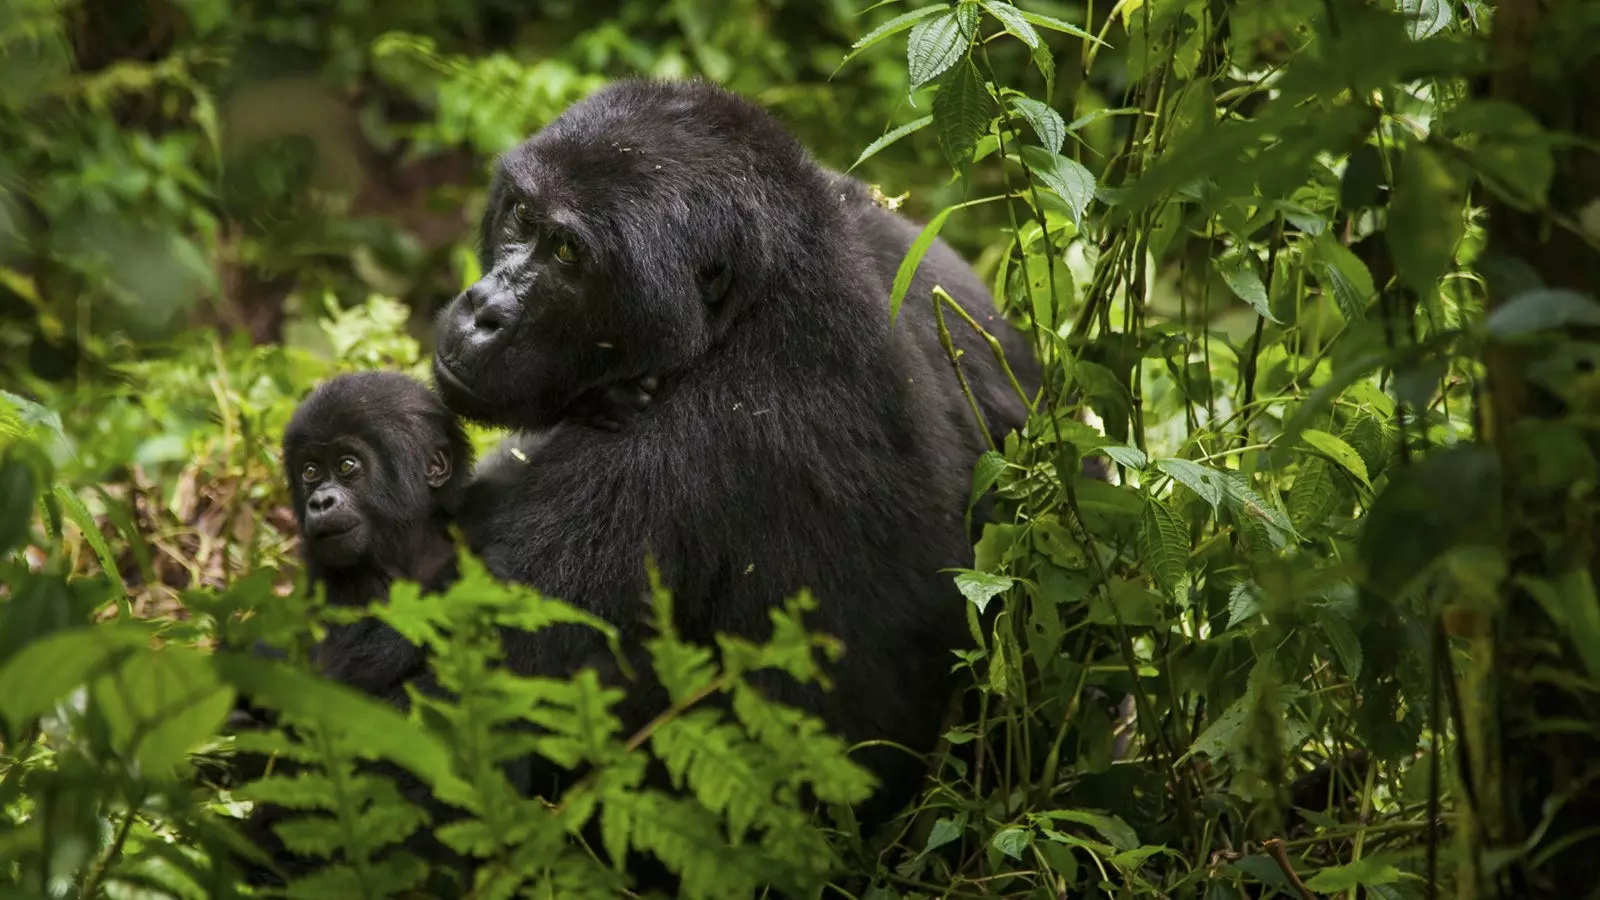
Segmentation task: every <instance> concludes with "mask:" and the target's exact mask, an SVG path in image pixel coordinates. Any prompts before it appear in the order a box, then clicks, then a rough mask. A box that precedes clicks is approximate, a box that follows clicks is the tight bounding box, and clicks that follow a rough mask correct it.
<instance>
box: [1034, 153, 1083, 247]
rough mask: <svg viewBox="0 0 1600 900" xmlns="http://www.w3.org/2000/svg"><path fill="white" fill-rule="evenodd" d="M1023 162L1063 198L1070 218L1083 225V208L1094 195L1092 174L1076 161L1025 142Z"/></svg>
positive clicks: (1080, 225) (1045, 184)
mask: <svg viewBox="0 0 1600 900" xmlns="http://www.w3.org/2000/svg"><path fill="white" fill-rule="evenodd" d="M1022 162H1023V164H1024V165H1026V166H1027V167H1028V170H1029V171H1031V172H1033V173H1034V174H1035V175H1037V176H1038V178H1039V180H1040V181H1041V182H1043V183H1044V186H1045V187H1047V188H1049V189H1050V190H1052V191H1054V192H1055V193H1056V196H1058V197H1060V198H1061V199H1062V200H1064V201H1066V203H1067V208H1068V210H1069V211H1070V212H1071V213H1072V220H1073V221H1074V222H1076V223H1077V224H1078V225H1079V227H1082V225H1083V212H1084V210H1086V209H1088V208H1089V201H1090V200H1093V199H1094V188H1095V183H1094V175H1093V174H1092V173H1090V171H1089V170H1088V169H1085V168H1084V167H1083V166H1082V165H1080V164H1079V163H1077V162H1075V161H1073V160H1070V159H1068V158H1066V157H1065V156H1062V155H1061V154H1059V153H1052V152H1051V151H1049V150H1046V149H1044V148H1043V147H1035V146H1033V145H1032V144H1024V145H1023V147H1022Z"/></svg>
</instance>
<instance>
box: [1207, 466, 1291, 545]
mask: <svg viewBox="0 0 1600 900" xmlns="http://www.w3.org/2000/svg"><path fill="white" fill-rule="evenodd" d="M1221 475H1222V478H1221V479H1220V481H1221V483H1222V496H1223V500H1224V501H1225V502H1226V503H1227V504H1228V509H1230V510H1232V511H1233V513H1234V514H1235V515H1238V516H1243V517H1245V518H1247V519H1248V520H1250V521H1253V522H1257V523H1259V524H1261V525H1263V526H1265V527H1266V528H1267V529H1268V530H1269V531H1270V532H1271V536H1272V542H1273V544H1274V545H1276V546H1280V547H1281V546H1282V545H1283V544H1285V543H1287V542H1288V541H1290V540H1292V539H1294V538H1296V537H1298V536H1299V535H1298V533H1297V532H1296V531H1295V529H1294V525H1293V524H1292V523H1291V522H1290V521H1289V517H1288V516H1286V515H1284V514H1283V511H1282V510H1280V509H1278V508H1277V507H1276V506H1273V505H1272V504H1270V503H1268V502H1267V501H1266V499H1265V498H1264V497H1262V496H1261V495H1260V494H1258V493H1256V492H1255V489H1254V488H1252V487H1251V486H1250V476H1249V475H1246V474H1245V473H1243V472H1236V471H1231V470H1229V471H1224V472H1222V473H1221Z"/></svg>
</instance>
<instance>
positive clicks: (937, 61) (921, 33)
mask: <svg viewBox="0 0 1600 900" xmlns="http://www.w3.org/2000/svg"><path fill="white" fill-rule="evenodd" d="M977 17H978V9H977V7H976V6H972V5H969V4H965V3H963V4H961V5H959V6H957V7H956V8H955V9H952V10H950V11H948V12H946V13H944V14H943V15H939V16H935V17H933V18H931V19H924V20H923V21H920V22H918V23H917V24H916V26H915V27H913V28H912V29H911V36H910V37H909V38H907V39H906V60H907V65H908V67H909V71H910V75H911V85H910V90H912V91H915V90H916V89H917V88H919V87H922V86H923V85H924V84H927V83H928V82H930V81H932V80H933V79H935V78H938V77H939V76H940V75H943V74H944V72H945V70H946V69H949V68H950V67H951V66H953V65H955V64H956V60H959V59H960V58H961V57H962V56H963V55H964V54H965V53H966V52H967V47H968V45H970V44H971V43H972V37H973V34H974V32H975V25H976V23H977Z"/></svg>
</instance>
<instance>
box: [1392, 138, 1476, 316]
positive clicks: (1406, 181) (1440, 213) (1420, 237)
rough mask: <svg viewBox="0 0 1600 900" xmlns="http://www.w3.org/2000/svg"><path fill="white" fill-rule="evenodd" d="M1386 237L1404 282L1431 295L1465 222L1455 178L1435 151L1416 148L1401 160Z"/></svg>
mask: <svg viewBox="0 0 1600 900" xmlns="http://www.w3.org/2000/svg"><path fill="white" fill-rule="evenodd" d="M1396 182H1397V183H1396V185H1395V191H1394V197H1393V198H1392V199H1391V200H1390V201H1389V223H1388V225H1387V226H1385V230H1384V236H1385V239H1386V240H1387V241H1388V244H1389V248H1390V250H1391V251H1392V252H1393V253H1394V262H1395V269H1396V270H1397V271H1398V273H1399V276H1400V280H1401V281H1402V282H1403V283H1405V284H1406V286H1408V287H1410V288H1411V290H1412V291H1414V292H1416V294H1417V295H1418V296H1419V297H1430V296H1432V295H1433V292H1434V289H1435V288H1436V287H1437V285H1438V283H1439V279H1440V278H1443V277H1444V276H1445V274H1446V273H1448V272H1449V271H1450V265H1451V263H1452V262H1453V261H1454V259H1455V252H1456V243H1457V242H1458V241H1460V240H1461V235H1462V233H1463V232H1464V231H1465V230H1466V224H1465V222H1463V221H1462V216H1461V213H1462V210H1461V198H1460V191H1459V188H1458V187H1457V186H1456V183H1455V178H1454V177H1452V176H1451V174H1450V170H1449V169H1447V168H1445V164H1444V161H1443V160H1441V159H1440V158H1439V154H1437V153H1435V152H1434V151H1433V149H1432V148H1431V147H1428V146H1426V145H1423V144H1413V145H1412V146H1410V147H1407V148H1406V151H1405V155H1404V156H1403V157H1402V158H1401V162H1400V172H1399V173H1398V177H1397V178H1396Z"/></svg>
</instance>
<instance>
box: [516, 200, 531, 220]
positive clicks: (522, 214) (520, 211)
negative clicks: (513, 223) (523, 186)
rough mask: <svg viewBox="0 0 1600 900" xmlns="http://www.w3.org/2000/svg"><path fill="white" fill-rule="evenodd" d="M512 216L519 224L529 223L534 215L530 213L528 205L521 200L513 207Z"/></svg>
mask: <svg viewBox="0 0 1600 900" xmlns="http://www.w3.org/2000/svg"><path fill="white" fill-rule="evenodd" d="M511 215H513V216H515V217H516V219H517V221H518V222H527V221H528V220H529V219H531V218H532V214H531V213H530V212H529V211H528V204H526V203H524V202H522V201H521V200H518V201H517V202H516V203H515V204H514V205H513V206H512V207H511Z"/></svg>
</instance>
